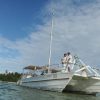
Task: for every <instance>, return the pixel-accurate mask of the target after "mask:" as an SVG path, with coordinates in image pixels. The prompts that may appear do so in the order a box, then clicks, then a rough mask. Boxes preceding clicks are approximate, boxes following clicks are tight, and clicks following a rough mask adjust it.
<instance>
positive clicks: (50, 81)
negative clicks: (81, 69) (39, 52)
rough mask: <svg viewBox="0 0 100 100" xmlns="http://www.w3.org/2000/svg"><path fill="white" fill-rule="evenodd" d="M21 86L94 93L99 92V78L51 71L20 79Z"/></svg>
mask: <svg viewBox="0 0 100 100" xmlns="http://www.w3.org/2000/svg"><path fill="white" fill-rule="evenodd" d="M20 85H21V86H26V87H30V88H36V89H42V90H49V91H57V92H63V91H66V92H80V93H81V92H82V93H86V94H96V93H98V92H100V78H97V77H82V76H78V75H73V76H72V74H68V73H52V74H46V75H39V76H36V77H30V78H24V79H21V80H20Z"/></svg>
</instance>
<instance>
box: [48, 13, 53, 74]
mask: <svg viewBox="0 0 100 100" xmlns="http://www.w3.org/2000/svg"><path fill="white" fill-rule="evenodd" d="M52 34H53V13H52V21H51V33H50V47H49V66H48V73H50V65H51V53H52Z"/></svg>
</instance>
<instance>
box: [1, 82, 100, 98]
mask: <svg viewBox="0 0 100 100" xmlns="http://www.w3.org/2000/svg"><path fill="white" fill-rule="evenodd" d="M0 100H100V94H97V95H96V96H92V95H82V94H75V93H74V94H71V93H58V92H50V91H42V90H36V89H31V88H26V87H21V86H17V85H16V84H13V83H0Z"/></svg>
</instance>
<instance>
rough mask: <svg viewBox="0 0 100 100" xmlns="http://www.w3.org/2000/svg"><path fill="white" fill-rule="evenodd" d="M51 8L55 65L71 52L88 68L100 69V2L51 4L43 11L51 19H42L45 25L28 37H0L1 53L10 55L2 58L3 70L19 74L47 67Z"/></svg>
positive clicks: (70, 0)
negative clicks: (25, 67)
mask: <svg viewBox="0 0 100 100" xmlns="http://www.w3.org/2000/svg"><path fill="white" fill-rule="evenodd" d="M52 8H53V11H54V27H53V45H52V63H54V64H55V63H60V59H61V57H62V56H63V53H64V52H67V51H71V52H72V54H77V55H79V57H81V58H82V59H83V60H84V61H85V62H86V63H87V64H90V65H93V66H100V64H99V58H100V56H99V55H100V52H99V51H100V45H99V43H100V28H99V27H100V23H99V22H100V17H99V16H100V1H99V0H95V1H94V0H91V2H90V0H83V1H82V0H55V1H54V0H52V1H51V2H49V3H48V4H47V5H46V6H45V7H44V8H43V11H44V12H43V11H42V13H43V15H44V16H45V17H46V16H47V17H48V18H43V19H42V20H43V21H44V24H43V25H41V24H40V25H37V26H36V31H34V32H32V33H30V34H29V36H28V37H26V38H23V39H20V40H16V41H11V40H8V39H7V38H5V37H2V36H1V37H0V48H2V49H1V50H0V52H1V53H3V54H5V55H7V57H4V55H2V56H1V57H0V63H1V67H2V68H4V69H9V70H14V71H16V69H17V71H20V70H21V68H22V67H24V66H27V65H30V64H33V65H45V64H48V57H49V43H50V31H51V15H50V13H52ZM49 15H50V16H49ZM5 50H7V51H5Z"/></svg>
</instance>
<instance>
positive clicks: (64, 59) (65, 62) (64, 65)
mask: <svg viewBox="0 0 100 100" xmlns="http://www.w3.org/2000/svg"><path fill="white" fill-rule="evenodd" d="M61 62H62V65H63V68H64V69H66V65H67V53H64V56H63V58H62V59H61Z"/></svg>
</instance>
